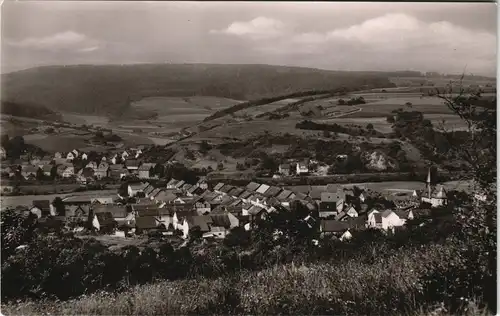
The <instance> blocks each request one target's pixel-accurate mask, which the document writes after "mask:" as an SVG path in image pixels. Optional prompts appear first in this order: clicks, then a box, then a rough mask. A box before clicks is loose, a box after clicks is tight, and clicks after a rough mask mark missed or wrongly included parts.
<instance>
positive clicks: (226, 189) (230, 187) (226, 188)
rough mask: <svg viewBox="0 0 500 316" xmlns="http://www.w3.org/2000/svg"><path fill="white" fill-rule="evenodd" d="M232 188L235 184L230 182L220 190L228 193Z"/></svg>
mask: <svg viewBox="0 0 500 316" xmlns="http://www.w3.org/2000/svg"><path fill="white" fill-rule="evenodd" d="M232 189H234V186H232V185H230V184H226V185H223V186H222V187H221V188H220V189H219V192H220V193H222V194H224V195H226V194H227V193H228V192H229V191H231V190H232Z"/></svg>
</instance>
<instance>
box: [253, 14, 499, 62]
mask: <svg viewBox="0 0 500 316" xmlns="http://www.w3.org/2000/svg"><path fill="white" fill-rule="evenodd" d="M282 35H283V36H281V37H280V38H276V39H275V40H274V41H273V42H262V43H260V44H259V43H256V44H255V45H254V47H255V49H256V50H257V51H259V52H261V53H267V54H274V55H282V56H284V58H286V56H289V55H291V54H300V55H302V60H304V58H307V57H305V55H309V56H310V57H309V58H310V60H311V63H312V64H313V63H314V61H317V60H319V59H320V60H321V61H322V62H325V61H328V62H330V63H331V64H332V68H340V67H342V66H344V65H345V63H346V62H348V63H350V64H354V65H359V66H363V67H365V68H368V69H370V68H373V69H375V68H386V69H407V68H410V67H412V68H418V69H421V70H434V69H436V70H438V71H450V72H453V71H461V70H462V69H463V67H464V66H465V65H466V64H467V65H468V66H467V69H468V70H470V71H477V72H491V70H493V71H494V69H495V67H496V36H495V35H494V34H491V33H488V32H485V31H474V30H470V29H466V28H464V27H460V26H457V25H454V24H452V23H450V22H447V21H440V22H424V21H421V20H418V19H416V18H414V17H412V16H409V15H406V14H387V15H383V16H380V17H376V18H373V19H369V20H366V21H364V22H362V23H359V24H356V25H352V26H350V27H346V28H338V29H333V30H330V31H327V32H308V33H295V34H291V33H290V34H282Z"/></svg>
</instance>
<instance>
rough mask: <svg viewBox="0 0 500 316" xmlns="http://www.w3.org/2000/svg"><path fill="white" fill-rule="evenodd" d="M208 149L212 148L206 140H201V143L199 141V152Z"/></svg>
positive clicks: (205, 151)
mask: <svg viewBox="0 0 500 316" xmlns="http://www.w3.org/2000/svg"><path fill="white" fill-rule="evenodd" d="M210 149H212V146H211V145H210V144H209V143H208V142H207V141H206V140H203V141H201V143H200V152H201V153H203V154H205V153H207V152H208V151H209V150H210Z"/></svg>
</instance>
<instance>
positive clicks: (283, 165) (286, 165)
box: [279, 163, 290, 169]
mask: <svg viewBox="0 0 500 316" xmlns="http://www.w3.org/2000/svg"><path fill="white" fill-rule="evenodd" d="M279 167H280V168H281V169H290V164H289V163H283V164H281V165H280V166H279Z"/></svg>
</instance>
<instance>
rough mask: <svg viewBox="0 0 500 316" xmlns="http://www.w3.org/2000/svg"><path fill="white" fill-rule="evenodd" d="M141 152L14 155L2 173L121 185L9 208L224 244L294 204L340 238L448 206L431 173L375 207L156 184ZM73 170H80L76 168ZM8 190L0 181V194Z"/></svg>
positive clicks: (258, 189) (317, 194)
mask: <svg viewBox="0 0 500 316" xmlns="http://www.w3.org/2000/svg"><path fill="white" fill-rule="evenodd" d="M143 150H145V148H144V147H142V148H129V149H127V150H123V151H121V152H119V153H113V154H110V155H108V156H106V155H102V156H99V155H97V156H96V155H92V156H93V157H89V154H88V153H84V152H79V151H78V150H76V149H75V150H73V151H70V152H68V153H55V154H54V156H53V157H49V156H44V157H36V156H29V157H23V156H21V158H20V159H18V160H19V161H16V162H17V163H19V164H18V165H17V164H12V165H11V166H4V165H2V174H3V175H4V176H5V177H10V178H12V177H16V175H17V176H21V177H22V178H23V179H25V180H36V179H39V178H40V177H41V173H43V176H46V177H50V176H51V175H53V176H55V177H57V178H59V179H71V180H72V181H75V182H77V183H79V184H82V185H84V184H88V183H92V182H94V181H98V180H101V179H112V180H114V181H115V182H117V183H121V186H120V188H119V189H118V190H117V191H116V193H115V194H96V193H95V191H93V192H90V193H88V194H83V195H71V194H70V195H68V196H66V197H64V198H56V199H54V200H53V201H51V200H49V199H43V196H40V199H36V200H33V202H32V205H31V206H30V207H26V206H17V207H16V208H15V209H16V210H17V211H19V212H23V213H25V214H34V215H36V217H37V218H38V223H39V225H41V226H43V227H47V228H55V227H58V228H63V227H65V228H66V229H69V230H72V231H74V232H84V231H92V232H93V233H94V234H99V235H110V236H115V237H122V238H133V237H134V236H141V235H142V236H144V235H147V236H150V235H151V234H161V235H164V236H174V237H179V238H182V239H189V238H190V237H192V236H193V234H196V235H200V236H201V237H202V238H204V239H223V238H225V237H226V235H227V234H229V233H230V232H231V230H232V229H234V228H236V227H243V228H244V229H245V230H246V231H250V230H254V229H258V225H257V223H258V221H259V220H261V219H265V218H266V215H267V214H269V213H271V212H275V211H287V210H290V209H291V208H297V207H301V208H303V209H305V210H307V213H308V214H307V215H306V216H304V218H303V221H304V222H305V223H306V224H307V225H308V227H309V228H310V229H317V230H318V232H319V233H320V236H323V237H325V236H330V237H332V238H335V239H338V240H347V239H349V238H351V237H352V236H353V235H354V234H356V232H358V231H360V230H365V229H369V228H373V229H380V230H382V231H384V232H387V231H390V232H395V231H396V230H397V229H399V228H402V227H404V226H405V224H406V222H407V221H408V220H412V219H414V218H416V217H419V216H428V215H429V214H430V211H431V209H432V208H439V207H445V206H446V205H447V192H446V190H445V189H444V187H443V186H441V185H436V186H433V185H431V174H430V170H429V174H428V177H427V190H425V191H420V190H406V191H402V192H399V193H398V194H397V195H392V196H387V195H384V196H382V200H383V201H382V202H383V203H380V201H378V203H374V202H373V201H374V198H373V196H377V199H379V200H380V194H379V193H377V192H372V191H370V190H366V189H364V188H363V187H356V186H348V185H347V186H346V185H344V186H339V185H338V184H334V183H332V184H328V185H326V186H325V187H324V189H323V190H321V189H318V188H311V190H309V191H308V192H304V191H303V190H302V191H300V190H294V189H292V188H290V189H287V188H285V187H278V186H273V185H269V184H265V183H257V182H254V181H250V182H249V183H248V184H247V185H244V186H236V185H231V184H229V183H223V182H218V183H214V182H213V181H208V180H207V178H206V177H205V176H200V177H197V179H198V180H197V181H196V182H195V183H188V182H186V180H187V181H190V180H188V179H175V178H170V179H159V175H158V173H157V172H156V171H155V170H158V168H159V164H156V163H152V162H142V161H143V159H142V158H143V157H142V156H141V155H142V154H143ZM309 163H310V162H308V161H299V162H298V163H296V164H290V163H284V164H280V165H279V168H278V170H277V173H276V175H275V177H276V176H290V175H294V176H301V175H304V174H308V172H309ZM172 164H175V161H167V162H166V163H165V165H163V166H162V168H168V166H169V165H172ZM77 165H79V166H82V168H80V169H79V170H78V167H76V166H77ZM124 179H127V180H125V181H124ZM3 181H5V180H3ZM120 181H121V182H120ZM11 190H12V187H9V186H7V185H5V184H4V183H3V184H2V193H4V194H5V193H8V192H11ZM370 199H371V201H370Z"/></svg>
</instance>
